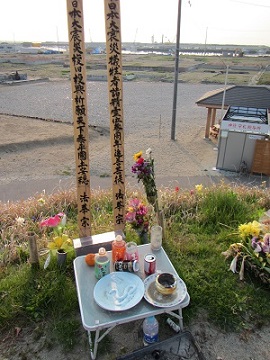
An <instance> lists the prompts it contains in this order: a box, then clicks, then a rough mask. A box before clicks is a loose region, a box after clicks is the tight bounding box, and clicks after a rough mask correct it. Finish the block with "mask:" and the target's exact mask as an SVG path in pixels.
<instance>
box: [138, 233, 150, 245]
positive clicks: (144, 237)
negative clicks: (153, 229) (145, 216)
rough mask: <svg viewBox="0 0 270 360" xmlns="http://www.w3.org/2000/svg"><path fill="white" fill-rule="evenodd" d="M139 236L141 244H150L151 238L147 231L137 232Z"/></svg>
mask: <svg viewBox="0 0 270 360" xmlns="http://www.w3.org/2000/svg"><path fill="white" fill-rule="evenodd" d="M137 234H138V236H139V238H140V243H141V244H149V236H148V232H147V231H143V230H137Z"/></svg>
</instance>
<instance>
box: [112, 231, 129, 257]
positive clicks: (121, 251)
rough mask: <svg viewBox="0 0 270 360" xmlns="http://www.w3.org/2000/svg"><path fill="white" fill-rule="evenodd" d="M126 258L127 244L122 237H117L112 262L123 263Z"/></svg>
mask: <svg viewBox="0 0 270 360" xmlns="http://www.w3.org/2000/svg"><path fill="white" fill-rule="evenodd" d="M125 256H126V242H125V240H124V239H123V237H122V236H121V235H117V236H116V238H115V240H113V242H112V261H113V263H114V262H115V261H123V260H125Z"/></svg>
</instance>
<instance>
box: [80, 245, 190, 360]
mask: <svg viewBox="0 0 270 360" xmlns="http://www.w3.org/2000/svg"><path fill="white" fill-rule="evenodd" d="M138 252H139V264H140V271H139V272H137V273H135V274H137V275H138V276H139V277H140V278H141V279H142V280H144V279H145V274H144V256H145V255H146V254H149V253H153V254H154V255H155V256H156V261H157V271H162V272H170V273H173V274H175V275H176V276H178V274H177V273H176V270H175V268H174V266H173V265H172V263H171V261H170V259H169V257H168V256H167V254H166V252H165V250H164V249H163V248H161V249H160V250H158V251H151V247H150V244H146V245H140V246H138ZM108 256H109V257H110V259H111V252H110V251H108ZM84 258H85V256H79V257H77V258H76V259H75V260H74V272H75V280H76V287H77V294H78V300H79V306H80V313H81V319H82V324H83V327H84V329H85V330H86V331H87V332H88V339H89V344H90V356H91V359H93V360H94V359H96V356H97V350H98V344H99V342H100V341H101V340H102V339H103V338H104V337H105V336H106V335H107V334H108V333H109V332H110V331H111V330H112V329H113V328H114V327H115V326H116V325H120V324H124V323H127V322H130V321H135V320H140V319H144V318H146V317H148V316H153V315H154V316H155V315H159V314H162V313H168V314H170V315H172V316H174V317H176V318H177V319H178V321H179V326H180V328H181V330H183V315H182V309H183V308H184V307H186V306H188V305H189V301H190V296H189V294H188V292H187V293H186V296H185V298H184V299H183V300H182V301H181V302H180V303H177V304H175V305H173V306H171V307H156V306H153V305H152V304H150V303H149V302H147V301H146V300H145V299H144V298H142V300H141V301H140V302H139V303H138V304H137V305H135V306H134V307H132V308H131V309H128V310H125V311H108V310H104V309H103V308H101V307H100V306H99V305H98V304H97V303H96V302H95V300H94V297H93V292H94V287H95V285H96V283H97V281H98V280H96V278H95V274H94V267H90V266H88V265H87V264H86V262H85V259H84ZM111 271H113V268H112V263H111ZM174 311H177V313H176V312H174ZM103 329H106V330H105V331H104V332H103V333H102V334H101V330H103ZM92 332H93V333H95V334H94V340H92V334H91V333H92Z"/></svg>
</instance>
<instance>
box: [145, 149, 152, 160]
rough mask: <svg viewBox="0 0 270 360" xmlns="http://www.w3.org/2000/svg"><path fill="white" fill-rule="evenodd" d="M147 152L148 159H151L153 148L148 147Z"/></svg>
mask: <svg viewBox="0 0 270 360" xmlns="http://www.w3.org/2000/svg"><path fill="white" fill-rule="evenodd" d="M145 153H146V157H147V159H151V154H152V149H151V148H148V149H147V150H146V152H145Z"/></svg>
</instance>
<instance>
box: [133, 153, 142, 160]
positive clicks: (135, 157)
mask: <svg viewBox="0 0 270 360" xmlns="http://www.w3.org/2000/svg"><path fill="white" fill-rule="evenodd" d="M142 154H143V153H142V151H139V152H137V153H136V154H134V155H133V159H134V161H137V160H138V159H139V158H140V157H142Z"/></svg>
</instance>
